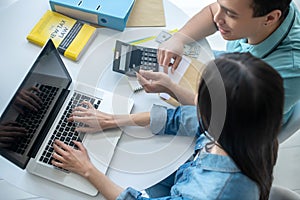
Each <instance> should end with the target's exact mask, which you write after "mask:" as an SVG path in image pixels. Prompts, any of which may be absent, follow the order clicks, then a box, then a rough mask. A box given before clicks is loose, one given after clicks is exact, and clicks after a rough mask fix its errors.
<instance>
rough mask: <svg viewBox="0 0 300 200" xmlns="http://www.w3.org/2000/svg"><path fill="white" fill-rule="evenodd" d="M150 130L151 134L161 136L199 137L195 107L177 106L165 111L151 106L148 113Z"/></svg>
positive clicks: (156, 106)
mask: <svg viewBox="0 0 300 200" xmlns="http://www.w3.org/2000/svg"><path fill="white" fill-rule="evenodd" d="M150 129H151V131H152V133H154V134H158V135H162V134H168V135H182V136H195V135H199V123H198V118H197V108H196V106H178V107H177V108H175V109H167V108H166V107H164V106H159V105H153V107H152V109H151V112H150Z"/></svg>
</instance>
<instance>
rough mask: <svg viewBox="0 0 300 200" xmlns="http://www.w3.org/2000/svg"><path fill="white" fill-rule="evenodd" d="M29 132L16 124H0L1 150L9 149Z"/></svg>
mask: <svg viewBox="0 0 300 200" xmlns="http://www.w3.org/2000/svg"><path fill="white" fill-rule="evenodd" d="M26 133H27V131H26V129H25V128H23V127H21V126H20V125H19V124H18V123H16V122H4V123H1V124H0V148H9V147H11V146H12V144H13V143H15V142H16V140H17V139H18V138H20V137H24V136H25V135H26Z"/></svg>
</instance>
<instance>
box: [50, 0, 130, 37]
mask: <svg viewBox="0 0 300 200" xmlns="http://www.w3.org/2000/svg"><path fill="white" fill-rule="evenodd" d="M134 1H135V0H101V1H100V0H92V1H91V0H75V1H74V0H49V3H50V7H51V9H52V10H53V11H56V12H59V13H62V14H64V15H67V16H69V17H72V18H75V19H79V20H83V21H86V22H89V23H92V24H97V25H100V26H105V27H109V28H112V29H116V30H120V31H123V30H124V29H125V27H126V23H127V20H128V17H129V14H130V12H131V9H132V7H133V4H134Z"/></svg>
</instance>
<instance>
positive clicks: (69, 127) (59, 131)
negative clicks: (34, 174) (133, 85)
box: [39, 92, 101, 171]
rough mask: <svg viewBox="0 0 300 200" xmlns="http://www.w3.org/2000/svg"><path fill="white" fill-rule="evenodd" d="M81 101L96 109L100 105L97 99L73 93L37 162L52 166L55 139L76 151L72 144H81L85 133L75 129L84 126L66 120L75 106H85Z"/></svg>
mask: <svg viewBox="0 0 300 200" xmlns="http://www.w3.org/2000/svg"><path fill="white" fill-rule="evenodd" d="M82 101H88V102H90V103H91V104H92V105H94V107H95V108H96V109H97V108H98V107H99V105H100V103H101V101H100V100H99V99H95V98H93V97H89V96H86V95H83V94H80V93H76V92H75V93H74V95H73V97H72V98H71V100H70V101H69V104H68V106H67V107H66V110H65V111H64V113H63V115H62V117H61V119H60V121H59V123H58V125H57V126H56V128H55V130H54V132H53V134H52V135H51V137H50V139H49V141H48V144H47V146H46V148H45V150H44V152H43V154H42V156H41V157H40V159H39V161H41V162H43V163H46V164H49V165H52V163H51V162H52V160H53V158H52V154H53V151H54V148H53V142H54V140H56V139H58V140H60V141H62V142H64V143H65V144H67V145H69V146H71V147H73V148H75V149H77V146H76V145H75V144H74V142H73V141H74V140H75V141H79V142H82V140H83V137H84V134H85V133H83V132H78V131H75V128H76V127H78V126H84V124H83V123H78V122H69V121H68V120H67V119H68V118H69V117H70V115H71V113H72V111H73V109H74V108H75V107H76V106H85V105H82V104H81V102H82ZM65 171H66V170H65Z"/></svg>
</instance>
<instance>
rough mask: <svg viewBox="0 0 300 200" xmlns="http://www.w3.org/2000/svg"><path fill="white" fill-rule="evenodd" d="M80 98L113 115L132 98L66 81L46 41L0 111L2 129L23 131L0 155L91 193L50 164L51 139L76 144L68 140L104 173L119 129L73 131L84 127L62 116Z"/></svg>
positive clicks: (77, 178)
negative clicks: (78, 143) (7, 102)
mask: <svg viewBox="0 0 300 200" xmlns="http://www.w3.org/2000/svg"><path fill="white" fill-rule="evenodd" d="M91 73H92V72H91ZM83 100H85V101H89V102H90V103H91V104H92V105H93V106H94V107H95V108H96V109H99V110H101V111H103V112H108V113H114V114H128V113H130V111H131V109H132V107H133V100H132V99H130V98H128V97H123V96H119V95H116V94H113V93H110V92H108V91H104V90H100V89H96V88H93V87H89V86H87V85H85V84H82V83H76V82H74V81H73V82H72V79H71V76H70V74H69V73H68V71H67V69H66V67H65V65H64V63H63V61H62V59H61V57H60V55H59V54H58V51H57V50H56V48H55V46H54V44H53V42H52V40H51V39H50V40H49V41H48V42H47V43H46V44H45V46H44V47H43V49H42V51H41V53H40V54H39V56H38V58H37V59H36V61H35V62H34V64H33V66H32V67H31V69H30V71H29V72H28V74H27V75H26V77H25V78H24V80H23V82H22V83H21V85H20V86H19V88H18V89H17V92H16V93H15V95H14V96H13V98H12V99H11V100H10V102H9V104H8V105H7V107H6V108H5V110H4V112H3V113H2V115H1V119H0V125H1V127H4V129H2V131H3V130H4V131H5V130H6V131H7V132H10V131H12V130H16V131H21V132H22V131H23V136H22V137H14V140H13V142H11V141H10V142H8V143H7V146H6V147H2V148H1V149H0V152H1V155H2V156H3V157H5V158H6V159H8V160H9V161H11V162H12V163H14V164H15V165H17V166H19V167H20V168H22V169H26V170H27V171H28V172H29V173H32V174H35V175H37V176H40V177H43V178H46V179H48V180H51V181H54V182H56V183H59V184H62V185H64V186H67V187H69V188H72V189H75V190H77V191H80V192H83V193H85V194H88V195H91V196H95V195H97V193H98V191H97V189H96V188H95V187H94V186H93V185H92V184H90V183H89V182H88V181H87V180H85V179H84V178H82V177H81V176H79V175H77V174H75V173H72V172H69V171H67V170H64V169H60V168H57V167H55V166H53V165H52V164H51V161H52V159H53V158H52V154H53V141H54V140H55V139H59V140H61V141H64V142H65V143H66V144H69V145H71V146H73V147H74V148H77V147H76V145H75V144H74V143H73V141H74V140H76V141H81V142H82V143H83V144H84V146H85V147H86V148H87V150H88V152H89V156H90V158H91V161H92V162H93V164H94V165H95V166H96V167H97V168H98V169H99V170H100V171H102V172H103V173H106V171H107V169H108V167H109V164H110V161H111V159H112V157H113V153H114V149H115V147H116V145H117V142H118V140H119V138H120V137H121V134H122V130H121V129H119V128H115V129H110V130H107V131H104V132H101V133H83V132H77V131H75V128H76V127H78V126H86V125H85V124H81V123H78V122H70V121H68V120H67V118H68V117H69V116H70V114H71V113H72V109H73V108H74V107H76V106H78V105H82V106H84V105H83V104H81V103H82V101H83ZM36 103H37V104H36ZM30 105H31V106H30Z"/></svg>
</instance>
